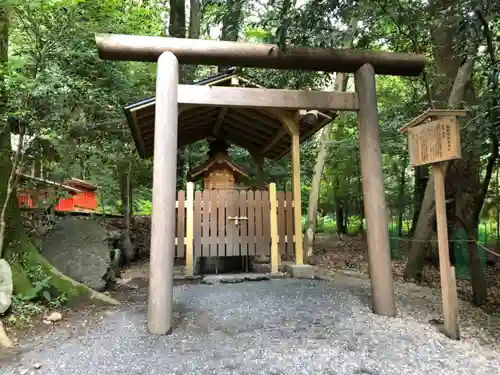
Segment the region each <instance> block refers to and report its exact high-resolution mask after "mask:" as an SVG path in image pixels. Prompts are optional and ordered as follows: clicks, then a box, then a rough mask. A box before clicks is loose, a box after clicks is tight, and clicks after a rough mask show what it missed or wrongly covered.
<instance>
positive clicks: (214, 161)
mask: <svg viewBox="0 0 500 375" xmlns="http://www.w3.org/2000/svg"><path fill="white" fill-rule="evenodd" d="M218 164H219V165H221V164H222V165H225V166H227V167H228V168H230V169H231V170H232V171H233V173H234V174H235V175H237V176H238V177H240V178H241V177H243V178H248V176H249V173H248V172H247V171H246V169H245V168H244V167H243V166H241V165H239V164H237V163H235V162H234V161H232V160H231V159H229V157H227V156H224V155H217V156H216V157H213V158H210V159H208V160H207V161H205V162H204V163H202V164H200V165H198V166H197V167H195V168H193V169H192V170H190V171H189V172H188V178H189V179H197V178H198V177H199V176H200V175H201V174H202V173H204V172H206V171H209V170H210V169H211V168H214V167H216V166H217V165H218Z"/></svg>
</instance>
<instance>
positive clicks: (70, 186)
mask: <svg viewBox="0 0 500 375" xmlns="http://www.w3.org/2000/svg"><path fill="white" fill-rule="evenodd" d="M19 180H20V181H19V182H20V184H19V188H18V191H17V201H18V205H19V207H24V208H36V207H47V206H48V205H51V202H55V210H56V211H77V212H93V211H96V210H97V207H98V204H97V190H98V189H99V187H98V186H96V185H93V184H91V183H89V182H87V181H83V180H80V179H77V178H71V179H67V180H64V181H62V182H61V183H58V182H54V181H50V180H46V179H43V178H39V177H33V176H29V175H25V174H19ZM58 197H60V198H59V199H58Z"/></svg>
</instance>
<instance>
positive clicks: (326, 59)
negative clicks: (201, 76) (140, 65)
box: [96, 34, 426, 76]
mask: <svg viewBox="0 0 500 375" xmlns="http://www.w3.org/2000/svg"><path fill="white" fill-rule="evenodd" d="M96 43H97V46H98V48H99V56H100V57H101V58H102V59H104V60H121V61H151V62H156V61H157V60H158V57H160V55H161V54H162V53H163V52H167V51H168V52H172V53H173V54H174V55H175V56H176V57H177V59H178V60H179V63H180V64H187V65H225V66H240V67H254V68H268V69H290V70H312V71H325V72H339V73H354V72H356V71H357V70H358V69H359V68H360V67H361V66H363V65H364V64H370V65H372V66H373V68H374V70H375V73H376V74H387V75H399V76H417V75H419V74H420V73H421V72H422V70H423V68H424V66H425V63H426V58H425V56H424V55H416V54H408V53H396V52H372V51H364V50H350V49H333V48H305V47H295V46H289V47H288V48H287V49H286V51H282V50H281V49H279V48H278V47H277V46H275V45H272V44H255V43H245V42H226V41H213V40H198V39H181V38H166V37H156V36H136V35H120V34H96Z"/></svg>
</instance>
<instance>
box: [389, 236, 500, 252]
mask: <svg viewBox="0 0 500 375" xmlns="http://www.w3.org/2000/svg"><path fill="white" fill-rule="evenodd" d="M389 239H390V240H399V241H407V242H427V243H431V242H434V243H436V242H437V240H414V239H411V238H404V237H389ZM448 242H466V243H470V242H475V243H476V244H477V245H479V246H480V247H482V248H483V249H484V250H486V251H487V252H489V253H490V254H493V255H496V256H497V257H500V254H499V253H497V252H495V251H493V250H490V249H488V248H487V247H486V246H484V245H483V244H481V243H479V242H477V241H475V240H448Z"/></svg>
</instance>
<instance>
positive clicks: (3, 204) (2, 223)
mask: <svg viewBox="0 0 500 375" xmlns="http://www.w3.org/2000/svg"><path fill="white" fill-rule="evenodd" d="M8 62H9V14H8V9H7V6H6V5H4V6H2V7H0V116H2V118H1V119H0V178H3V179H5V186H3V185H2V184H0V210H1V212H2V215H1V217H0V258H2V254H3V250H4V244H5V234H6V233H5V232H6V228H7V218H6V208H7V203H8V200H9V199H8V198H10V197H9V196H8V190H9V188H8V178H9V176H10V174H11V169H10V168H7V165H8V164H9V163H10V157H11V142H10V128H9V126H8V124H7V118H6V116H5V115H6V113H7V100H8V98H7V88H6V87H5V72H7V71H8ZM2 140H3V142H2ZM3 165H5V167H4V166H3Z"/></svg>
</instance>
